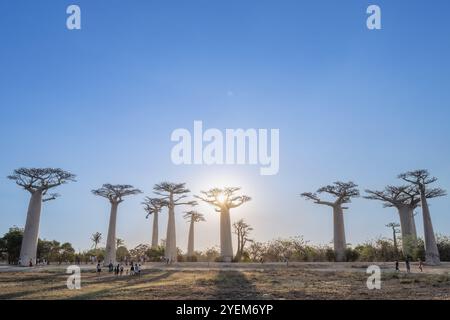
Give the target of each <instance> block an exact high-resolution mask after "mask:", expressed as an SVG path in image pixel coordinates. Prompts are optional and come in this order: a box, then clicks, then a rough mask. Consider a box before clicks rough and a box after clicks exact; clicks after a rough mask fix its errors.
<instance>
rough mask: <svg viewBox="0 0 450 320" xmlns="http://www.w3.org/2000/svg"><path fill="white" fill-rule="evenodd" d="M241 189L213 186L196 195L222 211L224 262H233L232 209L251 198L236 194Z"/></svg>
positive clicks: (218, 210) (221, 230)
mask: <svg viewBox="0 0 450 320" xmlns="http://www.w3.org/2000/svg"><path fill="white" fill-rule="evenodd" d="M239 190H241V188H238V187H230V188H224V189H220V188H213V189H210V190H208V191H202V192H201V193H202V196H195V197H196V198H197V199H200V200H202V201H204V202H206V203H209V204H210V205H212V206H214V207H215V208H216V212H220V255H221V259H222V261H224V262H231V260H232V259H233V244H232V242H231V221H230V209H234V208H237V207H239V206H241V205H242V204H244V203H246V202H248V201H250V200H251V198H250V197H248V196H246V195H240V196H238V195H236V192H238V191H239Z"/></svg>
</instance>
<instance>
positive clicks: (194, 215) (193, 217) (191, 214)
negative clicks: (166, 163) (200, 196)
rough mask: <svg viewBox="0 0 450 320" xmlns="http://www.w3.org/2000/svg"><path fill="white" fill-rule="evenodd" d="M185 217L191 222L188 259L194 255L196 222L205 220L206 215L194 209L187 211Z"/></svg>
mask: <svg viewBox="0 0 450 320" xmlns="http://www.w3.org/2000/svg"><path fill="white" fill-rule="evenodd" d="M183 217H184V218H185V219H186V220H188V222H189V238H188V249H187V257H188V260H189V259H190V260H192V258H193V257H194V224H195V223H197V222H200V221H205V217H204V216H203V214H201V213H200V212H197V211H194V210H191V211H187V212H186V213H185V215H184V216H183Z"/></svg>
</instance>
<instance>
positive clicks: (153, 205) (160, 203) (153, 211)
mask: <svg viewBox="0 0 450 320" xmlns="http://www.w3.org/2000/svg"><path fill="white" fill-rule="evenodd" d="M142 204H143V205H144V210H145V212H147V215H146V216H145V218H146V219H148V217H149V216H150V215H153V231H152V249H156V248H157V247H158V215H159V213H160V212H161V210H162V208H164V207H165V206H167V203H166V201H164V200H162V199H159V198H150V197H146V198H145V200H144V202H142Z"/></svg>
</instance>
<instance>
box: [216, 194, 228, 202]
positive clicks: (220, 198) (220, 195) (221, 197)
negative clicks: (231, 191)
mask: <svg viewBox="0 0 450 320" xmlns="http://www.w3.org/2000/svg"><path fill="white" fill-rule="evenodd" d="M226 200H227V197H226V196H225V194H224V193H220V194H219V195H217V201H219V202H220V203H222V204H223V203H225V202H226Z"/></svg>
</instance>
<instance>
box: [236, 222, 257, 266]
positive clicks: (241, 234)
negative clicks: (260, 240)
mask: <svg viewBox="0 0 450 320" xmlns="http://www.w3.org/2000/svg"><path fill="white" fill-rule="evenodd" d="M233 228H234V234H236V236H237V239H238V243H237V245H238V248H237V251H236V256H235V261H236V262H239V261H241V258H242V255H243V253H244V248H245V245H246V244H247V242H252V241H253V240H251V239H250V238H249V235H250V232H251V231H253V228H252V227H251V226H250V225H249V224H248V223H246V222H245V221H244V219H240V220H239V221H237V222H235V223H233Z"/></svg>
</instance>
